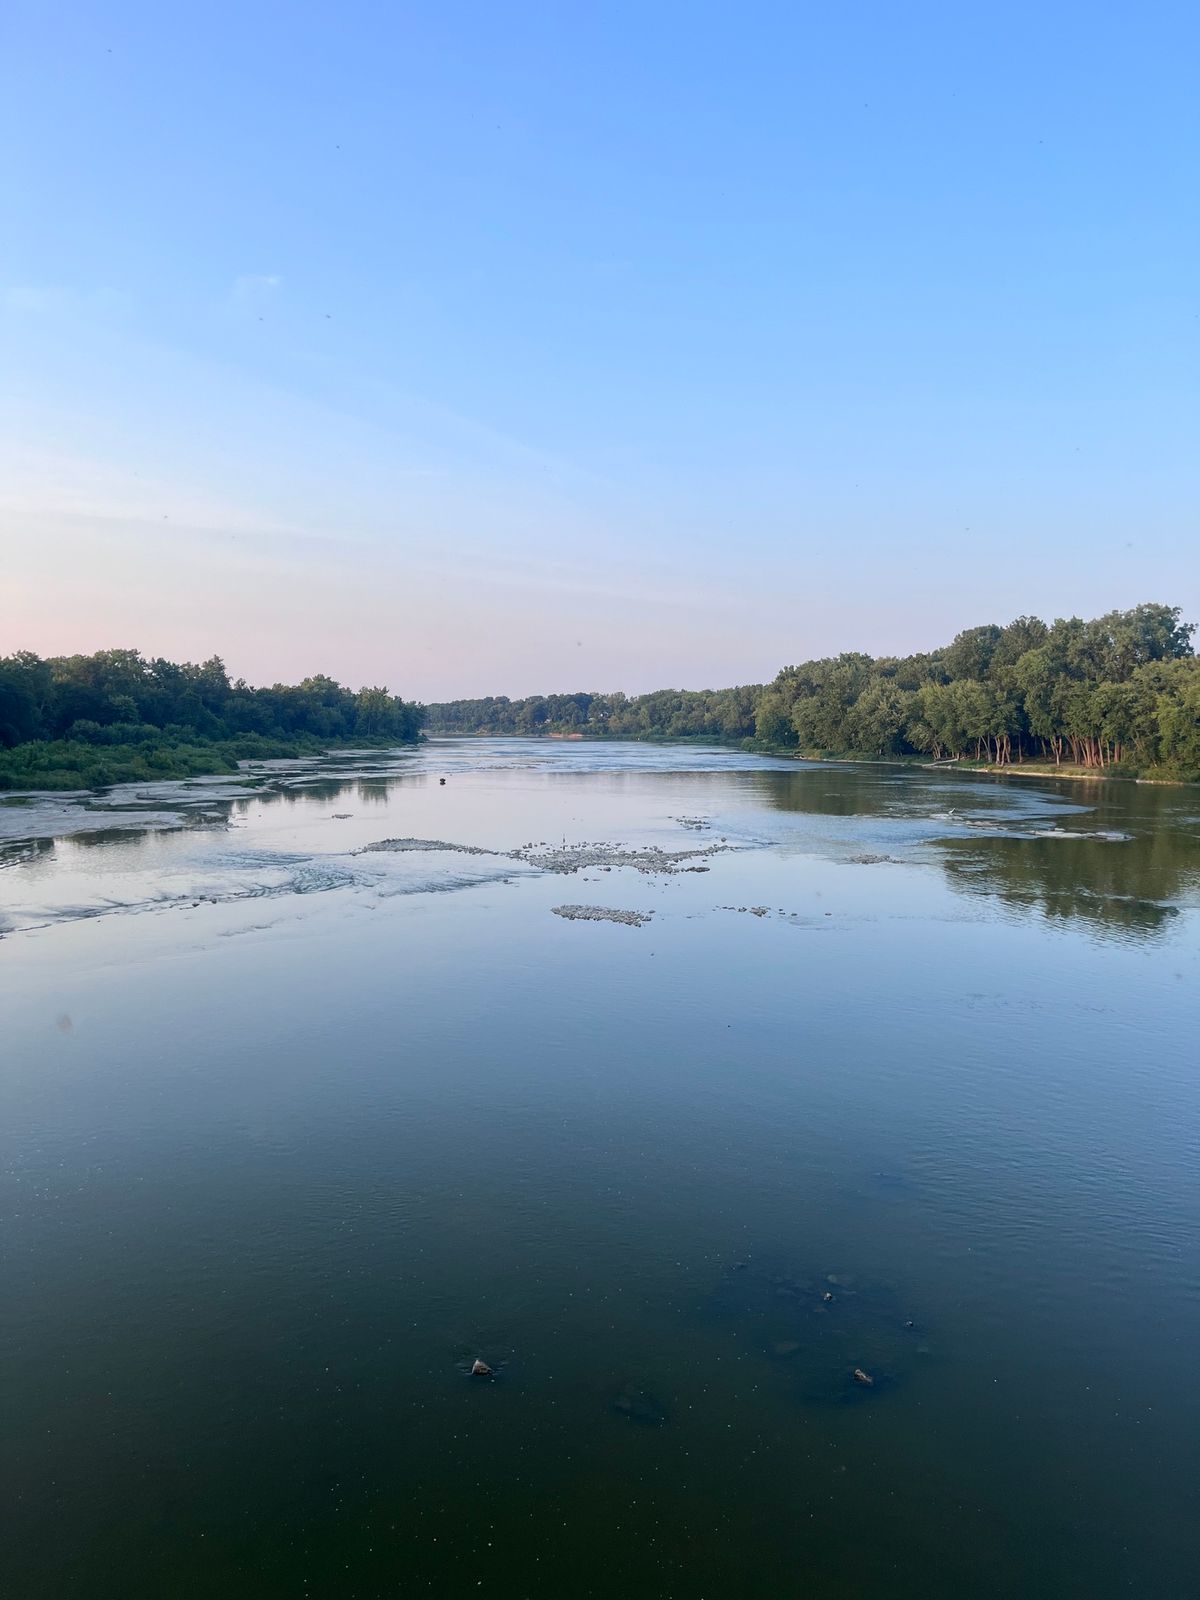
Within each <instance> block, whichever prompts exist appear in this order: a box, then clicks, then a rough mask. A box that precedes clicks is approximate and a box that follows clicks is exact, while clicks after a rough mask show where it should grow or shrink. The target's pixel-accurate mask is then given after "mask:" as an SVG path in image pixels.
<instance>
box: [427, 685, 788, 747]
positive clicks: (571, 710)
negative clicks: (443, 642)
mask: <svg viewBox="0 0 1200 1600" xmlns="http://www.w3.org/2000/svg"><path fill="white" fill-rule="evenodd" d="M761 694H762V685H761V684H746V685H743V686H742V687H741V688H738V689H657V690H655V691H654V693H653V694H639V695H624V694H621V693H619V692H618V693H616V694H546V695H542V694H535V695H530V696H529V698H528V699H527V700H509V699H507V698H506V697H505V696H503V695H498V696H489V697H488V698H487V699H484V700H451V701H447V702H445V703H444V704H441V705H431V706H429V707H428V708H427V710H428V718H429V721H428V727H429V730H430V732H431V733H541V734H566V735H570V734H573V733H581V734H586V735H588V736H589V737H590V738H601V737H607V738H613V739H616V738H621V739H645V738H663V739H748V738H751V737H752V736H753V734H754V708H755V705H756V704H757V701H758V698H759V696H760V695H761Z"/></svg>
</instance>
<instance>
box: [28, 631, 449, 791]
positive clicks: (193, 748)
mask: <svg viewBox="0 0 1200 1600" xmlns="http://www.w3.org/2000/svg"><path fill="white" fill-rule="evenodd" d="M423 719H424V708H423V707H421V706H418V705H414V704H412V703H410V702H408V701H405V700H401V699H400V698H399V697H398V696H396V695H393V694H389V692H388V691H387V690H386V689H382V688H364V689H360V690H358V691H357V692H355V691H353V690H351V689H346V688H344V687H343V686H342V685H341V684H339V683H335V682H334V680H333V679H332V678H328V677H324V676H318V677H313V678H305V680H304V681H303V683H298V684H282V683H277V684H274V685H273V686H272V687H271V688H269V689H267V688H261V689H255V688H251V686H250V685H249V684H247V683H246V682H245V681H244V680H243V679H240V678H239V679H237V680H236V682H233V681H231V680H230V677H229V674H228V673H227V672H226V670H225V665H224V663H223V662H222V661H221V660H220V658H219V657H217V656H214V657H212V659H211V660H209V661H205V662H202V663H200V664H199V665H196V664H194V663H192V662H183V663H180V662H175V661H166V660H163V659H162V658H161V657H156V658H154V659H153V660H147V659H146V658H145V657H144V656H143V655H141V653H140V652H139V651H137V650H101V651H98V652H97V653H96V654H95V655H90V656H83V655H80V656H56V657H51V658H49V659H43V658H42V657H40V656H36V655H33V654H32V653H30V652H29V651H21V652H19V653H18V654H16V655H11V656H4V657H0V787H9V788H11V787H17V786H28V787H34V786H40V784H39V783H38V778H39V775H40V776H41V777H44V776H45V775H46V774H47V773H49V774H50V779H49V782H50V783H51V784H53V785H54V786H59V787H61V786H62V782H61V781H60V779H63V780H64V781H65V777H64V775H70V774H79V775H82V776H83V777H84V778H85V779H87V780H89V781H92V782H104V781H106V776H105V775H108V774H112V775H116V776H122V777H123V776H127V775H136V776H154V775H158V776H162V775H164V774H170V773H172V772H177V771H193V770H200V771H204V770H207V771H213V770H221V769H222V767H223V768H225V769H228V767H229V765H230V761H231V759H234V758H236V756H237V755H238V754H239V753H243V752H244V753H245V754H246V755H254V754H286V753H288V752H289V751H292V750H298V749H300V748H312V747H314V746H316V745H317V744H320V743H337V742H342V741H346V740H352V739H368V740H388V741H392V742H395V743H397V744H401V743H411V742H412V741H414V740H415V739H417V738H418V737H419V735H420V730H421V724H422V721H423ZM217 746H220V747H222V748H223V749H224V756H225V759H224V760H223V761H221V762H217V763H214V762H213V760H212V758H211V756H210V757H209V758H208V760H207V764H206V758H205V751H206V750H211V749H212V748H213V747H217ZM5 752H7V753H5ZM182 752H187V754H186V755H184V754H181V753H182ZM192 752H195V754H192ZM98 774H99V776H98ZM26 779H28V780H29V781H28V782H25V781H24V780H26Z"/></svg>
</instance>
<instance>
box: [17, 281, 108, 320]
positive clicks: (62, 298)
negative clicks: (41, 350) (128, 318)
mask: <svg viewBox="0 0 1200 1600" xmlns="http://www.w3.org/2000/svg"><path fill="white" fill-rule="evenodd" d="M131 303H132V302H131V301H130V298H129V296H128V295H127V294H125V293H124V291H123V290H120V289H110V288H80V287H78V286H73V285H70V284H62V283H19V284H10V285H8V286H7V287H5V288H4V289H3V290H0V306H3V308H4V310H5V311H6V312H8V313H9V314H10V315H12V316H27V317H46V316H67V315H70V316H78V315H80V314H81V313H85V314H90V315H102V316H106V317H111V316H120V315H123V314H124V313H125V312H127V311H128V310H129V309H130V305H131Z"/></svg>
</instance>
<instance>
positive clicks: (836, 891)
mask: <svg viewBox="0 0 1200 1600" xmlns="http://www.w3.org/2000/svg"><path fill="white" fill-rule="evenodd" d="M443 775H444V776H446V778H447V783H446V784H445V786H442V785H441V784H439V783H438V777H439V776H443ZM238 795H240V796H241V797H240V798H236V796H238ZM1198 812H1200V791H1198V790H1194V789H1193V790H1185V789H1178V790H1170V789H1150V788H1142V787H1133V786H1116V785H1112V786H1107V787H1101V786H1084V785H1080V784H1066V783H1063V784H1060V785H1051V784H1042V783H1034V782H1026V781H1017V780H1014V781H1011V782H1006V783H996V782H992V781H989V780H986V779H972V778H967V777H963V776H947V775H943V774H935V773H930V772H918V771H905V770H899V769H884V768H874V769H871V768H822V767H809V768H803V769H801V768H797V767H796V766H794V765H791V764H784V763H778V762H771V761H760V760H756V759H754V758H750V757H742V756H734V755H730V754H728V753H721V752H698V751H695V750H690V749H669V748H655V747H647V746H638V745H599V746H597V745H584V746H579V745H566V746H546V745H540V744H539V745H529V744H523V743H521V742H520V741H493V742H486V743H474V742H455V741H445V742H441V741H439V742H435V743H434V744H432V745H431V746H429V747H427V748H426V749H425V750H424V751H423V752H422V753H421V754H419V755H409V756H402V757H399V758H398V759H397V760H396V761H395V762H392V763H388V762H381V761H379V760H378V759H376V758H371V759H370V760H366V759H364V760H363V761H362V762H357V763H356V762H354V761H352V760H347V759H341V760H338V761H329V762H327V763H324V764H323V765H322V766H320V767H319V768H317V769H316V770H306V771H302V772H294V771H290V770H289V769H284V771H283V773H282V775H277V776H276V778H275V779H274V780H273V781H272V783H271V784H270V785H269V786H268V787H267V788H264V789H260V790H256V791H249V792H247V791H244V790H239V789H238V788H237V786H231V785H229V784H228V783H227V782H225V781H221V782H217V783H214V784H211V785H200V786H193V787H187V786H180V785H166V786H163V788H162V789H161V791H158V792H154V793H151V792H149V791H131V792H128V793H125V794H122V795H116V796H113V797H110V800H109V802H108V803H107V805H106V806H104V807H103V808H102V809H100V810H84V809H81V808H80V806H79V805H78V804H77V803H76V802H74V801H63V800H55V801H51V802H46V803H41V802H35V803H31V804H28V805H15V806H14V805H5V806H0V863H4V865H2V866H0V931H4V937H3V938H2V939H0V1049H2V1059H0V1157H2V1161H0V1249H2V1252H3V1253H2V1261H0V1270H2V1279H0V1281H2V1285H3V1295H2V1303H0V1496H2V1500H0V1504H2V1506H3V1515H2V1520H0V1592H2V1593H3V1594H4V1595H5V1596H13V1597H21V1600H25V1597H28V1600H40V1597H43V1596H45V1597H56V1600H57V1597H64V1596H81V1597H86V1600H109V1597H114V1600H115V1597H120V1600H140V1597H143V1596H147V1597H150V1596H154V1597H160V1596H161V1597H171V1600H175V1597H208V1596H213V1597H218V1596H219V1597H222V1600H240V1597H247V1600H249V1597H254V1600H264V1597H266V1600H272V1597H275V1596H339V1597H341V1596H346V1597H352V1596H362V1597H367V1596H409V1595H425V1594H433V1595H442V1596H459V1595H473V1594H482V1595H493V1596H501V1597H519V1596H537V1597H543V1596H545V1597H562V1596H572V1597H573V1596H588V1595H601V1596H637V1597H641V1596H646V1597H650V1596H655V1597H657V1596H678V1597H686V1600H693V1597H696V1600H698V1597H709V1600H712V1597H729V1596H733V1597H736V1596H753V1597H759V1596H762V1597H774V1596H786V1595H796V1596H801V1595H802V1596H807V1597H814V1600H833V1597H838V1600H842V1597H845V1600H849V1597H855V1600H864V1597H870V1600H874V1597H897V1600H908V1597H912V1600H918V1597H920V1600H942V1597H946V1600H950V1597H953V1600H975V1597H992V1596H995V1597H997V1600H999V1597H1004V1600H1010V1597H1014V1596H1021V1597H1023V1600H1031V1597H1042V1596H1045V1597H1056V1600H1058V1597H1079V1600H1106V1597H1108V1596H1117V1595H1121V1596H1126V1595H1135V1596H1139V1597H1154V1600H1158V1597H1163V1600H1175V1597H1179V1600H1184V1597H1193V1596H1195V1595H1196V1594H1197V1592H1198V1591H1200V1493H1198V1485H1200V1378H1198V1364H1197V1352H1198V1351H1200V1182H1198V1167H1197V1157H1198V1154H1200V1149H1198V1146H1200V1133H1198V1129H1200V1121H1198V1113H1200V1090H1198V1086H1197V1070H1198V1067H1200V1050H1198V1049H1197V1024H1198V1023H1200V960H1198V953H1200V818H1198ZM347 813H348V815H347ZM680 819H685V820H683V821H681V820H680ZM181 822H182V823H184V824H186V825H184V826H180V825H179V824H180V823H181ZM404 837H416V838H420V839H427V840H443V841H449V842H451V843H456V844H459V845H471V846H476V847H479V848H480V849H482V850H486V851H495V852H509V851H513V850H515V849H517V848H518V847H522V846H527V845H530V844H532V845H534V846H538V847H540V846H541V843H542V841H546V842H547V844H548V845H553V846H557V847H560V848H561V846H562V845H563V844H564V843H565V844H566V845H568V846H569V845H573V844H579V843H582V842H585V841H587V842H591V843H593V844H594V843H598V842H605V843H607V844H610V845H611V844H616V843H620V844H621V845H623V846H624V847H626V848H630V847H638V848H641V847H648V846H657V847H658V848H660V849H661V850H664V851H685V850H699V849H705V848H708V847H711V846H713V845H716V844H719V843H720V842H721V841H722V840H724V841H725V843H726V845H729V846H734V847H735V848H734V849H731V850H725V851H722V852H718V853H714V854H712V855H711V856H709V857H707V858H704V857H696V856H693V857H689V858H687V859H683V860H680V861H678V862H677V863H676V866H677V870H676V871H675V872H673V873H662V872H652V873H644V872H640V871H638V870H636V869H635V868H633V867H629V866H621V865H613V864H612V858H611V857H609V858H608V860H607V862H606V861H605V860H604V859H603V858H600V859H598V860H597V864H596V865H594V866H591V867H589V868H585V869H584V870H582V871H580V872H577V873H575V874H573V875H570V876H564V875H561V874H559V873H556V872H551V871H547V870H544V867H545V862H546V857H545V856H544V854H539V852H538V851H537V850H535V851H534V852H533V859H529V852H525V853H524V856H523V857H522V858H518V859H514V858H513V857H512V856H510V855H507V854H474V853H465V852H461V851H428V850H409V851H401V852H396V851H366V852H364V853H362V854H356V853H355V852H356V851H359V850H361V848H362V847H363V846H365V845H368V844H371V843H374V842H377V841H380V840H383V839H388V838H404ZM5 841H7V843H6V842H5ZM880 857H883V858H887V859H878V858H880ZM856 858H857V859H856ZM862 858H866V859H862ZM872 858H874V859H872ZM606 864H607V865H609V866H610V870H608V871H605V870H603V867H604V866H605V865H606ZM696 866H707V867H708V868H709V870H708V871H706V872H700V871H688V870H684V869H685V868H691V867H696ZM563 904H584V905H588V906H601V907H609V908H620V909H624V910H634V911H638V912H642V913H646V912H653V917H652V919H651V920H650V922H649V923H648V924H647V925H646V926H642V927H631V926H624V925H618V924H613V923H608V922H595V921H586V922H584V921H580V922H576V921H570V920H566V919H564V918H562V917H559V916H555V915H552V914H551V912H552V908H553V907H556V906H561V905H563ZM740 907H745V908H746V909H745V910H739V909H738V908H740ZM751 908H758V911H759V912H760V913H762V914H754V911H753V910H752V909H751ZM826 1296H832V1298H831V1299H827V1298H826ZM475 1356H480V1357H482V1358H484V1359H485V1360H486V1361H487V1362H489V1363H490V1364H492V1365H493V1366H494V1367H495V1368H496V1371H497V1376H496V1378H495V1380H494V1381H491V1382H489V1381H486V1380H472V1379H470V1378H468V1377H467V1376H466V1375H465V1374H466V1371H467V1368H468V1367H469V1365H470V1362H471V1360H472V1359H473V1358H474V1357H475ZM856 1367H858V1368H861V1369H862V1370H863V1371H864V1372H866V1373H867V1374H869V1375H870V1376H872V1377H873V1379H874V1383H873V1384H872V1385H871V1386H870V1387H867V1386H864V1385H862V1384H860V1383H856V1382H855V1381H854V1379H853V1377H852V1373H853V1370H854V1369H855V1368H856Z"/></svg>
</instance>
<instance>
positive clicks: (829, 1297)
mask: <svg viewBox="0 0 1200 1600" xmlns="http://www.w3.org/2000/svg"><path fill="white" fill-rule="evenodd" d="M821 1299H822V1300H823V1301H824V1302H825V1304H826V1305H827V1306H830V1305H832V1304H833V1291H832V1289H826V1291H825V1293H824V1294H823V1295H822V1296H821Z"/></svg>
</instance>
